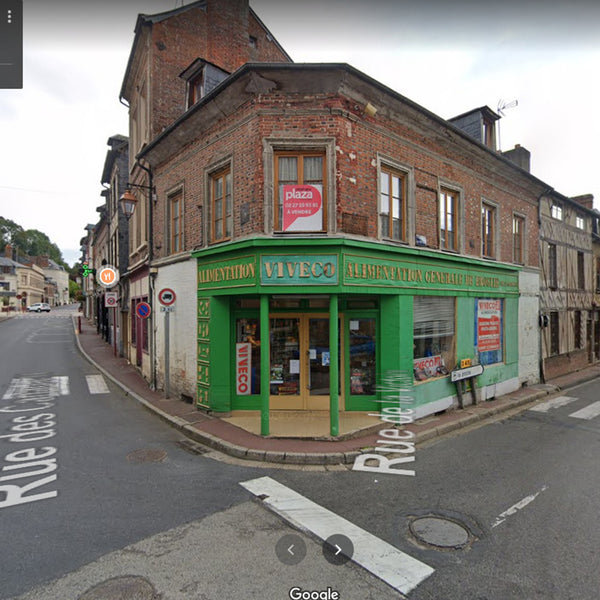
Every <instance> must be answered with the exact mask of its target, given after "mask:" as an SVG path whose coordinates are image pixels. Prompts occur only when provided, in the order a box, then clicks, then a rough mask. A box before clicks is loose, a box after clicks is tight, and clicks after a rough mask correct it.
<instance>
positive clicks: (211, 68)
mask: <svg viewBox="0 0 600 600" xmlns="http://www.w3.org/2000/svg"><path fill="white" fill-rule="evenodd" d="M228 76H229V73H227V71H223V70H222V69H220V68H219V67H217V66H216V65H213V64H212V63H209V62H208V61H206V60H204V59H202V58H197V59H196V60H195V61H194V62H193V63H192V64H191V65H190V66H189V67H188V68H187V69H185V71H183V72H182V73H180V74H179V77H181V78H182V79H185V81H186V82H187V85H186V109H188V108H190V107H192V106H194V104H196V103H197V102H198V101H199V100H201V99H202V98H204V96H206V95H207V94H210V92H212V90H214V89H215V88H216V87H217V86H218V85H219V84H220V83H221V82H222V81H223V80H224V79H226V78H227V77H228Z"/></svg>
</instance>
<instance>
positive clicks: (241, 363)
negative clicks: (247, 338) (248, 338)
mask: <svg viewBox="0 0 600 600" xmlns="http://www.w3.org/2000/svg"><path fill="white" fill-rule="evenodd" d="M235 388H236V389H235V391H236V394H237V395H238V396H249V395H250V393H251V392H252V344H250V343H247V342H243V343H238V344H236V345H235Z"/></svg>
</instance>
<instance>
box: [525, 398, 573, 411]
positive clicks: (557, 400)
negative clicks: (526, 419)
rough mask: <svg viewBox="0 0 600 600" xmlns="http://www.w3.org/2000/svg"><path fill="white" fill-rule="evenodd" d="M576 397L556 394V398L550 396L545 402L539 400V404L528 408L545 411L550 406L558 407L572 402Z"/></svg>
mask: <svg viewBox="0 0 600 600" xmlns="http://www.w3.org/2000/svg"><path fill="white" fill-rule="evenodd" d="M575 400H577V398H571V397H570V396H558V397H557V398H551V399H550V400H546V401H545V402H541V403H540V404H536V405H535V406H534V407H532V408H530V409H529V410H533V411H535V412H543V413H547V412H548V411H549V410H550V409H551V408H558V407H559V406H565V405H566V404H570V403H571V402H574V401H575Z"/></svg>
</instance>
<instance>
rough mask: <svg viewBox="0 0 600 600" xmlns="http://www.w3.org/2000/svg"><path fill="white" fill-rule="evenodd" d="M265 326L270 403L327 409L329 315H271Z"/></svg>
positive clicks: (280, 405) (274, 407)
mask: <svg viewBox="0 0 600 600" xmlns="http://www.w3.org/2000/svg"><path fill="white" fill-rule="evenodd" d="M269 326H270V334H271V342H270V343H271V364H270V407H271V408H272V409H275V410H282V409H283V410H285V409H288V410H329V401H330V399H329V370H330V356H331V355H330V348H329V316H328V315H321V314H302V315H299V314H286V315H278V316H276V317H275V316H273V315H271V318H270V323H269ZM340 350H341V348H340ZM339 356H341V351H340V353H339Z"/></svg>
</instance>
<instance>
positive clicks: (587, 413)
mask: <svg viewBox="0 0 600 600" xmlns="http://www.w3.org/2000/svg"><path fill="white" fill-rule="evenodd" d="M598 415H600V402H594V403H592V404H589V405H588V406H586V407H584V408H582V409H580V410H578V411H576V412H574V413H571V414H570V415H569V416H570V417H572V418H573V419H585V420H586V421H589V420H590V419H593V418H594V417H597V416H598Z"/></svg>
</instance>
